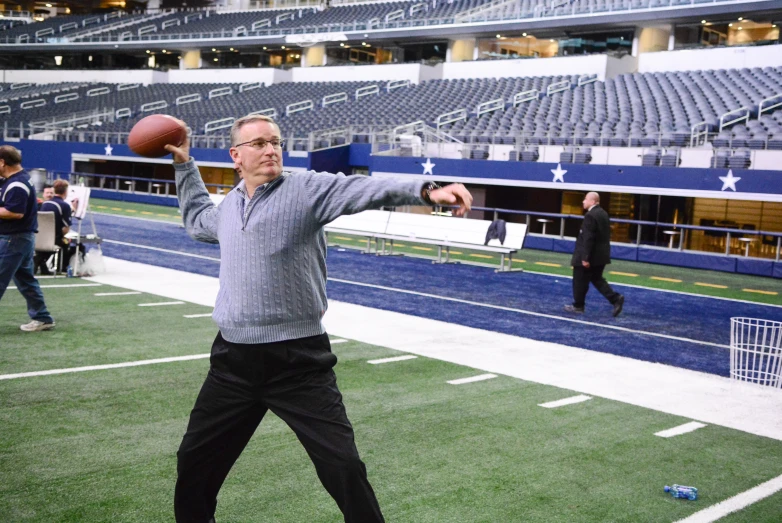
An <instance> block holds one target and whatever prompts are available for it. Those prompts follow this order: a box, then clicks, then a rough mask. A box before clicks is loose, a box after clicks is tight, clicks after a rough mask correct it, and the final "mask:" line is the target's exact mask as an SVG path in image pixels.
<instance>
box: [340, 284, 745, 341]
mask: <svg viewBox="0 0 782 523" xmlns="http://www.w3.org/2000/svg"><path fill="white" fill-rule="evenodd" d="M329 281H335V282H338V283H346V284H348V285H356V286H358V287H369V288H372V289H381V290H385V291H391V292H399V293H402V294H412V295H414V296H423V297H425V298H434V299H436V300H443V301H450V302H454V303H463V304H465V305H474V306H476V307H485V308H487V309H495V310H500V311H506V312H516V313H519V314H525V315H528V316H535V317H538V318H550V319H553V320H560V321H567V322H570V323H578V324H581V325H590V326H592V327H600V328H603V329H610V330H616V331H622V332H630V333H632V334H641V335H644V336H654V337H656V338H665V339H668V340H676V341H686V342H688V343H695V344H697V345H709V346H711V347H720V348H722V349H729V348H730V346H729V345H723V344H721V343H713V342H710V341H701V340H694V339H692V338H683V337H681V336H672V335H670V334H660V333H659V332H649V331H640V330H637V329H630V328H627V327H620V326H618V325H608V324H605V323H598V322H594V321H586V320H577V319H575V318H568V317H566V316H558V315H556V314H546V313H544V312H535V311H528V310H524V309H517V308H514V307H505V306H503V305H494V304H491V303H483V302H479V301H471V300H463V299H461V298H451V297H450V296H438V295H437V294H430V293H427V292H418V291H411V290H407V289H397V288H395V287H387V286H385V285H375V284H373V283H363V282H357V281H350V280H341V279H338V278H329Z"/></svg>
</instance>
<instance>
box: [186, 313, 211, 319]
mask: <svg viewBox="0 0 782 523" xmlns="http://www.w3.org/2000/svg"><path fill="white" fill-rule="evenodd" d="M184 317H185V318H211V317H212V313H211V312H207V313H206V314H185V315H184Z"/></svg>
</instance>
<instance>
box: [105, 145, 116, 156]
mask: <svg viewBox="0 0 782 523" xmlns="http://www.w3.org/2000/svg"><path fill="white" fill-rule="evenodd" d="M103 150H104V151H106V156H111V151H113V150H114V149H112V148H111V144H110V143H107V144H106V147H104V149H103Z"/></svg>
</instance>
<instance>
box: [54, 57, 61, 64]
mask: <svg viewBox="0 0 782 523" xmlns="http://www.w3.org/2000/svg"><path fill="white" fill-rule="evenodd" d="M54 63H55V64H56V65H58V66H60V65H62V56H55V57H54Z"/></svg>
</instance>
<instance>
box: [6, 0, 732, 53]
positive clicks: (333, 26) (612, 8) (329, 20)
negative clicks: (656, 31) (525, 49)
mask: <svg viewBox="0 0 782 523" xmlns="http://www.w3.org/2000/svg"><path fill="white" fill-rule="evenodd" d="M703 1H706V0H695V1H694V2H693V1H692V0H579V1H577V2H576V1H552V2H541V1H539V0H520V1H518V2H508V3H505V4H500V5H494V4H488V5H487V3H486V2H485V1H483V0H444V1H437V2H429V1H420V2H415V1H413V2H410V1H391V2H373V3H367V4H351V5H338V6H333V7H326V8H325V9H323V10H318V9H316V8H306V9H302V8H296V9H287V10H276V11H275V10H253V11H244V12H232V13H216V12H215V11H212V10H204V11H201V12H198V13H189V14H188V15H184V16H183V14H179V15H176V16H179V17H180V18H181V19H182V23H180V24H179V25H176V24H173V25H169V26H168V27H166V28H162V27H160V28H159V30H158V31H154V32H150V33H147V34H146V35H144V36H140V35H138V34H136V35H133V36H128V35H124V36H123V34H124V33H126V32H127V31H120V30H118V31H111V32H106V33H103V34H102V36H100V35H98V36H93V37H90V36H82V37H81V39H90V38H91V39H92V40H94V39H95V38H103V39H105V38H108V37H111V38H114V39H116V40H136V39H147V40H149V39H166V38H171V36H172V35H183V34H189V35H190V36H189V37H185V38H193V37H198V35H201V36H204V35H207V34H210V33H211V34H212V35H216V34H221V35H226V34H231V35H233V36H253V35H259V34H269V33H270V32H271V33H272V34H292V33H320V32H329V31H346V30H366V29H373V28H389V29H390V28H400V27H420V26H426V25H443V24H454V23H464V22H481V21H497V20H503V21H512V20H527V19H531V18H545V17H552V16H558V17H561V16H580V15H585V14H598V15H599V14H612V13H614V12H622V11H631V10H648V9H655V8H660V9H662V8H670V7H677V6H688V5H692V4H693V3H701V2H703ZM708 1H709V3H730V2H731V0H708ZM196 15H200V16H196ZM279 15H284V16H282V17H281V18H279V19H278V16H279ZM102 16H104V17H105V15H102ZM185 16H186V18H187V19H185ZM95 18H96V17H94V16H72V17H56V18H51V19H48V20H46V21H43V22H36V23H33V24H27V25H24V26H16V27H10V28H9V27H7V26H9V25H11V24H7V23H4V24H3V25H0V43H3V42H15V41H16V40H17V39H18V38H20V37H21V38H24V39H25V41H27V42H30V43H34V42H44V41H46V37H45V36H44V37H41V38H38V37H36V36H35V33H36V32H39V33H40V32H47V31H49V29H50V28H51V29H52V30H53V31H54V33H55V35H49V38H51V37H53V36H56V37H62V36H66V37H69V36H71V35H74V34H76V33H79V32H82V30H83V27H81V28H79V29H76V28H74V29H68V30H62V29H61V26H62V24H64V23H67V22H76V24H79V25H81V24H83V23H84V22H85V21H89V24H94V23H106V24H107V23H109V22H110V21H107V20H102V21H98V22H96V21H95V20H94V19H95ZM266 19H268V20H269V21H270V23H269V24H268V25H266V24H259V26H257V29H256V30H253V29H252V27H253V24H254V23H256V22H262V21H263V20H266ZM184 22H187V23H184ZM4 27H5V28H6V29H5V30H2V28H4ZM239 28H243V29H239ZM131 32H132V31H131ZM619 43H620V44H621V43H622V42H619ZM625 45H629V42H627V43H626V44H625Z"/></svg>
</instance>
